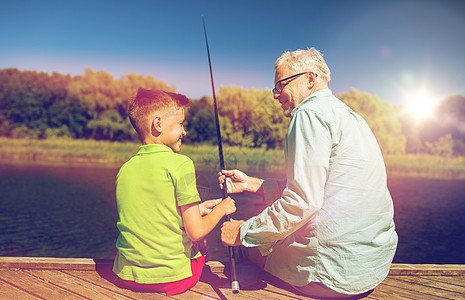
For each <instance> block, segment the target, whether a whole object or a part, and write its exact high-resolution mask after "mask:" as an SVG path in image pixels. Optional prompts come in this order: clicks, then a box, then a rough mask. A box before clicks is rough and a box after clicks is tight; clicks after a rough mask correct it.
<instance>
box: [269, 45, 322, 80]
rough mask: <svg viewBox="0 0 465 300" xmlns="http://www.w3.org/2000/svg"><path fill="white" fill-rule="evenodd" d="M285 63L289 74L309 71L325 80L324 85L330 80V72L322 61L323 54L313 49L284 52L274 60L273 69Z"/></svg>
mask: <svg viewBox="0 0 465 300" xmlns="http://www.w3.org/2000/svg"><path fill="white" fill-rule="evenodd" d="M285 62H287V64H288V68H289V71H290V72H291V73H295V74H297V73H300V72H306V71H311V72H314V73H316V74H318V77H320V78H321V79H323V80H325V81H326V83H329V81H330V80H331V75H330V71H329V68H328V65H326V62H325V60H324V59H323V54H321V52H320V51H318V50H316V49H315V48H313V47H312V48H310V49H307V50H300V49H299V50H296V51H285V52H284V53H283V54H282V55H281V56H280V57H279V58H278V59H277V60H276V63H275V65H274V68H275V69H278V67H279V66H281V65H282V64H283V63H285Z"/></svg>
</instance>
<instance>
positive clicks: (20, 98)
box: [0, 68, 175, 141]
mask: <svg viewBox="0 0 465 300" xmlns="http://www.w3.org/2000/svg"><path fill="white" fill-rule="evenodd" d="M139 87H144V88H153V89H163V90H166V91H175V88H174V87H170V86H168V85H167V84H166V83H165V82H164V81H157V80H155V79H154V78H153V77H152V76H138V75H135V74H129V75H125V76H122V77H121V78H120V79H117V80H115V79H113V77H112V76H111V75H110V74H108V73H106V72H105V71H98V72H94V71H93V70H92V69H90V68H88V69H86V71H85V73H84V75H83V76H76V77H70V76H69V75H67V76H64V75H61V74H58V73H53V74H52V75H49V74H47V73H37V72H34V71H24V72H21V71H18V70H17V69H4V70H0V125H1V127H0V136H8V137H33V138H47V137H53V136H67V137H71V138H91V139H96V140H111V141H126V140H132V139H135V134H134V132H133V129H132V127H131V126H130V124H129V121H128V119H127V105H128V102H129V99H130V98H131V97H132V96H133V95H134V93H135V92H136V91H137V89H138V88H139Z"/></svg>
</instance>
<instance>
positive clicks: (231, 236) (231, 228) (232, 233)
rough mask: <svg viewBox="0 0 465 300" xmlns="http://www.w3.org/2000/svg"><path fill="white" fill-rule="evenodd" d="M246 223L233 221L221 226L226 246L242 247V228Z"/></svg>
mask: <svg viewBox="0 0 465 300" xmlns="http://www.w3.org/2000/svg"><path fill="white" fill-rule="evenodd" d="M242 223H244V221H242V220H240V221H236V220H233V219H231V220H230V221H229V222H224V223H223V225H221V242H222V243H223V245H224V246H239V245H241V244H242V243H241V236H240V226H241V224H242Z"/></svg>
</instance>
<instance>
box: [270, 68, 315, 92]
mask: <svg viewBox="0 0 465 300" xmlns="http://www.w3.org/2000/svg"><path fill="white" fill-rule="evenodd" d="M307 73H308V72H302V73H298V74H295V75H292V76H289V77H286V78H284V79H281V80H280V81H278V82H276V84H275V86H274V89H273V94H281V93H282V92H283V89H284V87H285V86H286V84H288V83H289V82H290V81H289V82H286V83H284V84H283V83H282V82H283V81H286V80H289V79H292V78H295V77H297V76H300V75H303V74H307ZM314 74H315V77H318V75H317V74H316V73H314Z"/></svg>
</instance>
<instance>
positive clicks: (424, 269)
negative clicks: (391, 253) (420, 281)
mask: <svg viewBox="0 0 465 300" xmlns="http://www.w3.org/2000/svg"><path fill="white" fill-rule="evenodd" d="M389 275H395V276H397V275H465V265H432V264H430V265H427V264H392V265H391V269H390V271H389Z"/></svg>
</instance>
